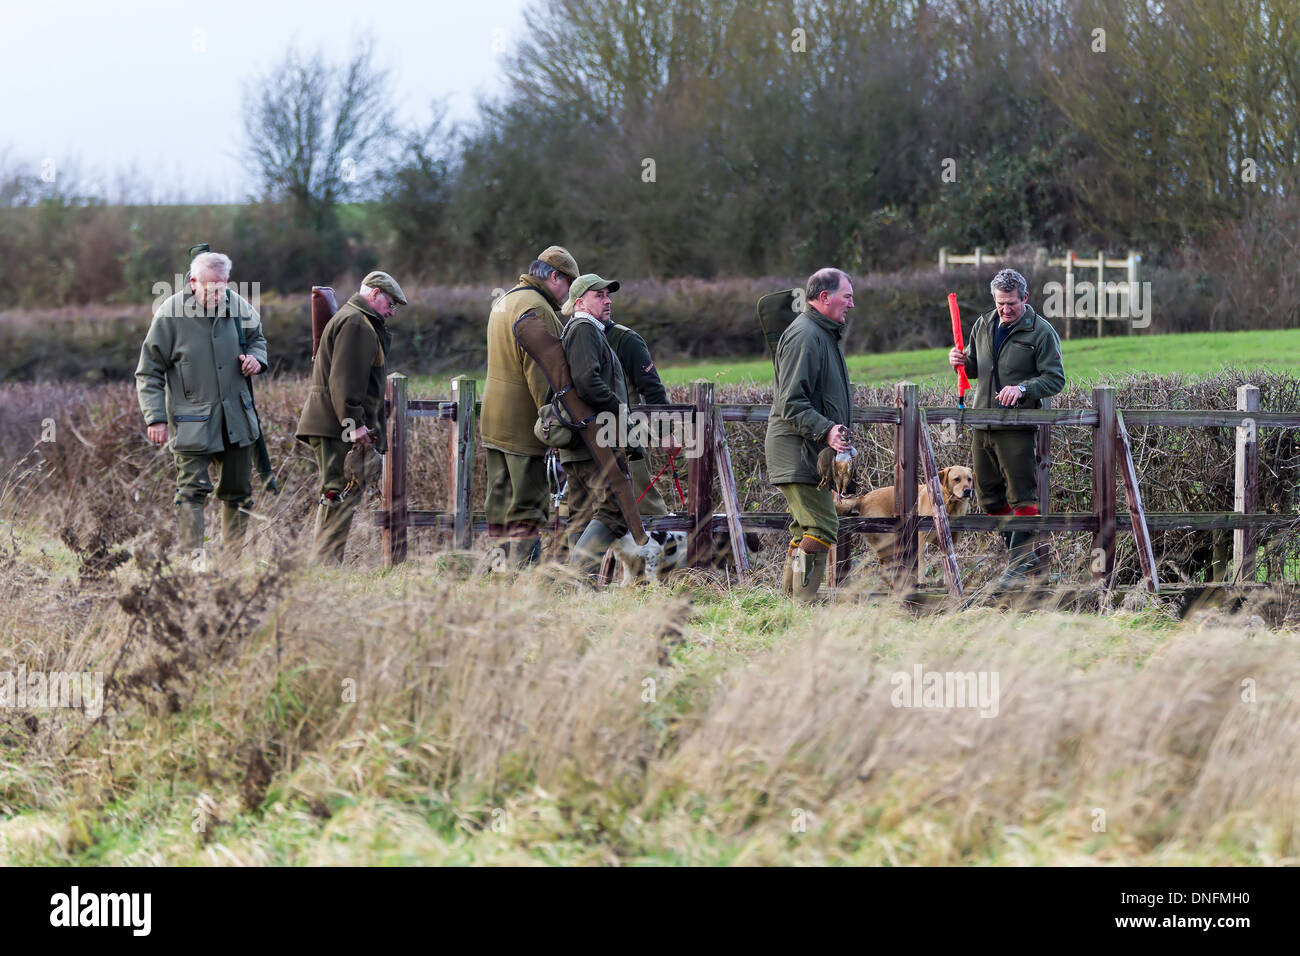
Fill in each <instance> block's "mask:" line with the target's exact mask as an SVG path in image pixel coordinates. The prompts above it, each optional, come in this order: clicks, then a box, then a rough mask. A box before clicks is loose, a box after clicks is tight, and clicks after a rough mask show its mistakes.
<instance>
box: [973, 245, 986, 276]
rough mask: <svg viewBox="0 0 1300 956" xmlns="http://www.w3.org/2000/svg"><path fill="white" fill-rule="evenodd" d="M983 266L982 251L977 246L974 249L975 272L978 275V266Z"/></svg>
mask: <svg viewBox="0 0 1300 956" xmlns="http://www.w3.org/2000/svg"><path fill="white" fill-rule="evenodd" d="M983 264H984V250H983V249H981V248H980V247H979V246H976V247H975V272H976V273H977V274H978V273H979V271H980V266H982V265H983Z"/></svg>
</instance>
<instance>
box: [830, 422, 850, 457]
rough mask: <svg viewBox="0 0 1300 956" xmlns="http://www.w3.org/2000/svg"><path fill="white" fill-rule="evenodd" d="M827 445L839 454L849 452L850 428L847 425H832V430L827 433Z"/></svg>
mask: <svg viewBox="0 0 1300 956" xmlns="http://www.w3.org/2000/svg"><path fill="white" fill-rule="evenodd" d="M826 444H828V445H830V446H831V447H832V448H834V449H835V450H836V451H837V452H841V451H848V450H849V427H848V426H847V425H832V426H831V430H830V431H828V432H827V433H826Z"/></svg>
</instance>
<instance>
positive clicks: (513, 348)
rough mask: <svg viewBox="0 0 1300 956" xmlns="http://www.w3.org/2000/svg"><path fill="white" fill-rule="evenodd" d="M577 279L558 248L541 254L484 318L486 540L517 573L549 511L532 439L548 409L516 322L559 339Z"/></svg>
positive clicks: (541, 454)
mask: <svg viewBox="0 0 1300 956" xmlns="http://www.w3.org/2000/svg"><path fill="white" fill-rule="evenodd" d="M577 276H578V264H577V262H575V261H574V259H573V256H571V255H570V254H569V251H568V250H567V249H565V248H563V247H562V246H550V247H549V248H547V249H544V250H542V252H541V253H539V254H538V256H537V258H536V259H534V260H533V262H532V264H531V265H530V266H529V267H528V271H527V272H526V273H525V274H524V275H521V276H520V277H519V282H518V283H517V284H516V285H515V286H514V288H512V289H510V290H509V291H507V292H506V293H505V294H503V295H500V296H498V297H497V299H496V301H495V302H493V304H492V311H491V313H490V314H489V315H488V325H487V381H486V382H485V383H484V386H483V408H482V412H481V413H480V416H479V427H480V431H481V435H482V440H483V449H484V452H485V454H486V457H487V484H488V487H487V503H486V511H487V522H488V536H489V537H490V538H493V539H495V540H494V541H493V542H492V544H493V549H494V551H499V552H501V553H502V554H504V555H505V557H506V558H507V559H508V562H509V563H510V564H511V565H512V566H514V567H522V566H523V565H525V564H530V563H532V562H534V561H537V560H538V559H539V558H540V557H541V551H542V526H543V525H544V524H545V523H546V518H547V512H548V510H549V504H550V486H549V485H548V483H547V480H546V450H547V449H546V446H545V445H544V444H542V442H541V441H540V440H539V439H538V438H537V436H536V435H535V434H534V433H533V425H534V424H536V422H537V409H538V408H539V407H540V406H542V405H544V404H546V402H547V394H546V393H547V391H548V389H549V388H550V384H549V383H548V382H547V380H546V373H545V372H544V371H543V370H542V367H541V366H540V365H538V364H537V362H535V361H534V360H533V358H532V356H530V355H529V354H528V353H527V352H525V351H524V350H523V348H522V347H521V346H520V345H519V343H518V341H516V339H515V336H514V327H515V322H517V321H518V320H519V319H520V318H522V317H523V316H525V315H529V314H534V315H537V316H539V317H540V318H541V319H542V321H543V322H544V323H545V324H546V327H547V328H548V329H550V331H551V332H552V333H554V335H555V337H556V338H560V337H561V335H562V334H563V332H564V327H563V325H562V324H561V323H560V319H559V316H558V315H556V312H557V310H558V309H559V308H560V303H561V302H563V301H564V300H565V297H566V296H568V294H569V285H570V283H572V282H573V280H574V279H576V278H577Z"/></svg>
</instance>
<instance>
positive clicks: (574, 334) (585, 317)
mask: <svg viewBox="0 0 1300 956" xmlns="http://www.w3.org/2000/svg"><path fill="white" fill-rule="evenodd" d="M618 287H619V284H618V283H617V282H615V281H611V280H609V279H602V278H601V277H600V276H598V275H595V274H594V273H590V274H588V275H584V276H579V277H578V278H577V279H575V280H574V282H573V286H572V288H571V289H570V290H569V301H568V302H566V303H565V305H564V314H565V315H568V316H572V318H570V319H569V322H568V324H567V325H565V327H564V335H563V337H562V341H563V343H564V357H565V360H566V361H567V362H568V365H569V374H570V375H571V376H572V378H573V390H574V392H576V393H577V395H578V396H579V397H580V398H581V399H582V400H583V401H585V402H586V403H587V404H588V405H590V406H591V409H592V411H594V412H595V413H596V414H597V415H601V414H609V415H614V416H617V415H618V414H619V406H620V405H622V406H626V405H627V384H626V382H625V380H624V377H623V365H622V363H621V362H619V360H618V357H617V356H616V355H615V354H614V350H613V349H612V348H611V347H610V344H609V341H608V340H607V339H606V337H605V323H604V320H605V319H606V318H607V317H608V316H609V315H610V312H611V306H610V301H609V297H610V293H613V292H617V291H618ZM624 414H626V412H624ZM626 453H627V452H626V449H622V448H620V449H616V450H615V455H614V460H615V462H616V464H617V465H618V467H619V468H621V469H622V471H623V473H624V474H627V472H628V467H627V459H626ZM560 464H562V465H563V466H564V474H565V475H566V476H567V478H568V484H567V485H566V491H565V496H566V497H567V498H568V503H569V533H568V540H569V566H570V567H573V568H576V569H578V570H580V571H582V572H584V573H585V574H586V575H587V576H588V577H589V578H593V579H594V578H595V577H596V575H597V574H598V573H599V571H600V564H601V559H602V558H603V557H604V554H605V552H606V551H608V550H609V547H610V545H612V544H613V543H614V542H615V541H617V540H618V539H619V538H621V537H623V535H625V534H627V531H628V527H627V521H626V520H625V519H624V517H623V512H622V511H621V510H620V509H619V506H618V498H617V497H615V494H614V484H613V481H612V479H613V477H614V476H613V475H611V474H608V473H606V472H605V471H604V470H603V469H602V467H601V465H600V463H599V462H597V461H596V460H595V459H594V458H593V457H592V454H591V452H590V451H589V450H588V448H587V444H586V442H576V443H574V444H573V445H571V446H570V447H567V448H561V449H560Z"/></svg>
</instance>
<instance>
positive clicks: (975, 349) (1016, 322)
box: [948, 269, 1065, 587]
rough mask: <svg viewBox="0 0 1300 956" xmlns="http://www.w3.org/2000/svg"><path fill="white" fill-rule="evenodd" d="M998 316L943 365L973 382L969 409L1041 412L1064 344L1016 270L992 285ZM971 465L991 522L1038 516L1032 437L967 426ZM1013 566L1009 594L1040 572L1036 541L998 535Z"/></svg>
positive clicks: (1060, 384) (1059, 376) (1058, 382)
mask: <svg viewBox="0 0 1300 956" xmlns="http://www.w3.org/2000/svg"><path fill="white" fill-rule="evenodd" d="M989 287H990V289H991V290H992V292H993V303H994V305H995V306H996V308H994V309H993V311H992V312H987V313H985V314H984V315H981V316H980V317H979V318H978V319H976V320H975V325H974V327H973V328H972V329H971V334H970V336H969V337H968V338H967V340H966V347H965V349H958V348H953V349H952V350H951V351H950V352H949V353H948V363H949V364H950V365H951V366H952V367H953V368H954V369H956V368H962V367H963V366H964V367H965V369H966V375H967V376H968V377H969V378H971V379H972V380H974V381H975V382H976V386H975V399H974V401H973V402H972V403H971V406H970V407H972V408H1004V407H1005V408H1013V407H1015V408H1041V407H1042V404H1043V402H1042V400H1043V399H1045V398H1050V397H1051V396H1053V395H1055V394H1056V393H1057V392H1059V391H1060V390H1061V389H1062V388H1064V387H1065V370H1064V368H1063V367H1062V364H1061V339H1060V337H1059V336H1058V335H1057V334H1056V330H1055V329H1054V328H1052V326H1051V323H1049V322H1048V321H1047V320H1046V319H1044V318H1043V317H1042V316H1040V315H1038V314H1037V313H1036V312H1035V311H1034V310H1033V309H1032V308H1031V307H1030V306H1029V301H1028V300H1029V286H1028V283H1026V282H1025V277H1024V276H1022V275H1021V274H1020V273H1019V272H1016V271H1015V270H1014V269H1003V270H1002V271H1001V272H999V273H998V274H997V275H996V276H994V277H993V281H992V282H991V283H990V284H989ZM971 428H972V431H973V445H974V447H973V449H972V460H973V463H974V466H975V484H976V486H977V487H978V489H979V498H980V505H981V506H982V507H983V508H984V511H985V512H986V513H988V514H991V515H1006V514H1012V513H1014V514H1016V515H1022V516H1023V515H1036V514H1038V475H1037V458H1036V439H1037V429H1036V428H1035V427H1034V426H1032V425H1030V426H1014V425H1012V426H1006V425H972V426H971ZM1003 538H1004V540H1005V541H1006V542H1007V547H1008V548H1009V549H1010V551H1011V558H1010V561H1009V563H1008V566H1007V571H1006V573H1005V574H1004V575H1003V576H1002V579H1001V581H999V586H1001V587H1014V586H1016V585H1018V584H1021V583H1023V582H1024V580H1025V578H1026V577H1027V576H1028V575H1029V574H1030V573H1032V572H1033V571H1035V570H1037V569H1038V560H1037V556H1036V555H1035V553H1034V542H1033V535H1032V534H1031V533H1030V532H1027V531H1016V532H1013V533H1010V534H1004V535H1003Z"/></svg>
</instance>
